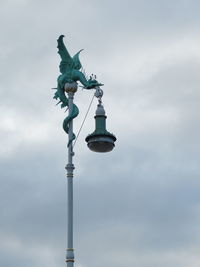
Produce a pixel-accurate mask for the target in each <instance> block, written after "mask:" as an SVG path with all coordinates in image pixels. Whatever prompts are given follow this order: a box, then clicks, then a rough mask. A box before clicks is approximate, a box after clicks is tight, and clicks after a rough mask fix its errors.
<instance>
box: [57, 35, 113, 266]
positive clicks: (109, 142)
mask: <svg viewBox="0 0 200 267" xmlns="http://www.w3.org/2000/svg"><path fill="white" fill-rule="evenodd" d="M63 37H64V35H60V37H59V38H58V40H57V43H58V46H57V47H58V53H59V55H60V57H61V62H60V66H59V67H60V72H61V75H59V76H58V79H57V88H55V89H56V92H55V95H54V99H58V100H59V102H58V103H57V104H61V108H64V107H67V108H68V116H67V117H66V118H65V119H64V121H63V129H64V131H65V132H66V133H67V134H68V145H67V146H68V164H67V165H66V167H65V169H66V170H67V178H68V179H67V180H68V187H67V189H68V211H67V215H68V227H67V253H66V262H67V267H73V265H74V249H73V170H74V164H73V156H74V152H73V146H74V140H75V139H76V136H75V134H74V133H73V119H74V118H75V117H77V116H78V114H79V110H78V107H77V106H76V105H75V104H74V103H73V99H74V94H75V93H76V91H77V89H78V83H77V82H80V83H81V84H82V85H83V88H84V89H95V96H96V97H97V98H98V105H97V110H96V115H95V131H94V132H93V133H92V134H90V135H88V136H87V137H86V139H85V140H86V142H87V145H88V147H89V149H90V150H92V151H95V152H109V151H111V150H112V149H113V148H114V146H115V144H114V142H115V141H116V137H115V136H114V135H113V134H111V133H109V132H108V131H107V130H106V115H105V110H104V107H103V105H102V96H103V91H102V89H101V88H100V86H102V85H103V84H101V83H99V82H98V81H97V80H96V77H95V76H93V75H92V76H90V78H89V79H87V78H86V77H85V75H84V73H83V72H81V71H80V69H81V68H82V65H81V62H80V60H79V54H80V52H81V51H82V50H80V51H79V52H78V53H76V54H75V55H74V56H73V57H71V56H70V54H69V52H68V51H67V49H66V47H65V44H64V42H63ZM66 94H67V96H68V97H67V96H66ZM75 141H76V140H75Z"/></svg>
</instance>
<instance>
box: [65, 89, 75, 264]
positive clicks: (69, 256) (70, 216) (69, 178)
mask: <svg viewBox="0 0 200 267" xmlns="http://www.w3.org/2000/svg"><path fill="white" fill-rule="evenodd" d="M73 99H74V92H68V101H69V102H68V103H69V106H68V107H69V116H70V115H71V113H72V109H73ZM72 138H73V120H71V121H70V123H69V132H68V140H69V146H68V164H67V166H66V170H67V193H68V194H67V198H68V210H67V215H68V216H67V220H68V222H67V253H66V262H67V267H73V266H74V249H73V170H74V164H73V155H74V152H73V143H72V142H70V140H72Z"/></svg>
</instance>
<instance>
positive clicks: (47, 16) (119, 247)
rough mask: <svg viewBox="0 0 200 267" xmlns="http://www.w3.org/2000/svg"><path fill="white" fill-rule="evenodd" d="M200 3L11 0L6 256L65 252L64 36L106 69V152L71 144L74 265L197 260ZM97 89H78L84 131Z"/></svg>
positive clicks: (4, 117)
mask: <svg viewBox="0 0 200 267" xmlns="http://www.w3.org/2000/svg"><path fill="white" fill-rule="evenodd" d="M198 10H199V3H198V2H197V1H178V0H177V1H173V2H172V1H168V2H166V1H159V2H158V1H145V0H144V1H123V3H122V2H121V1H89V0H88V1H84V3H83V2H81V1H77V0H76V1H73V2H71V3H68V2H65V1H60V2H59V3H58V2H56V1H50V2H49V1H42V2H39V1H20V0H18V1H15V2H12V1H3V2H2V8H1V11H0V12H1V14H0V15H1V16H0V18H1V19H0V20H1V36H2V38H1V41H0V44H1V47H2V49H1V52H0V57H1V61H0V65H1V72H0V85H1V89H2V90H1V100H2V101H1V102H2V104H1V107H0V117H1V124H0V128H1V138H0V140H1V146H0V148H1V149H0V158H1V161H0V166H1V187H0V192H1V194H0V196H1V201H0V207H1V222H0V225H1V227H0V229H1V230H0V236H1V244H0V247H1V249H0V254H1V257H0V263H1V264H0V265H2V266H6V267H7V266H12V265H15V266H19V267H23V266H27V264H28V265H29V266H31V267H35V266H38V265H48V266H49V267H54V266H63V264H65V263H64V256H65V255H64V253H65V252H64V250H65V246H66V219H67V218H66V177H65V170H64V166H65V164H66V163H67V151H66V143H67V140H66V139H67V138H66V135H65V133H64V132H63V130H62V127H61V126H62V120H63V118H64V116H65V114H64V112H63V110H60V108H59V107H57V106H56V107H55V106H54V105H55V101H54V100H53V99H52V97H53V93H54V91H53V90H50V89H51V87H55V86H56V78H57V76H58V74H59V72H58V64H59V57H58V55H57V49H56V39H57V37H58V35H59V34H61V33H64V34H66V38H65V42H66V44H67V47H68V48H69V51H70V52H71V53H72V54H73V53H75V52H77V51H78V50H79V49H80V48H85V50H84V51H83V52H82V54H81V61H82V63H83V66H84V68H85V69H86V72H87V73H88V74H90V73H96V74H97V76H98V79H99V80H101V81H102V82H103V83H105V86H104V87H105V88H104V91H105V94H104V105H105V109H106V113H107V115H108V118H107V128H108V130H109V131H111V132H113V133H114V134H116V136H117V142H116V148H115V150H114V151H113V152H112V153H108V154H105V155H102V154H95V153H92V152H90V151H89V150H88V148H87V146H86V143H85V141H84V137H85V136H86V135H87V134H88V133H91V132H92V131H93V129H94V119H93V114H94V111H95V105H96V103H93V106H92V109H91V111H90V114H89V116H88V118H87V121H86V123H85V125H84V128H83V130H82V132H81V135H80V137H79V140H78V142H77V144H76V147H75V153H76V154H75V158H74V160H75V166H76V169H75V178H74V184H75V186H74V190H75V192H74V195H75V218H74V219H75V229H74V230H75V252H76V258H77V263H76V266H77V267H87V266H88V267H89V266H95V267H99V266H102V265H103V264H104V265H109V266H111V267H112V266H115V267H120V266H123V265H124V264H125V265H126V266H128V267H129V266H130V267H132V266H136V265H137V266H139V267H146V266H148V267H151V266H152V267H156V266H158V267H160V266H165V267H172V266H176V267H177V266H178V267H179V266H181V267H189V266H190V267H195V266H198V262H199V256H198V254H199V253H198V247H199V245H198V244H199V229H198V228H199V227H198V225H199V220H200V217H199V202H200V198H199V181H198V177H199V172H200V170H199V162H198V159H199V140H198V139H199V125H198V115H197V114H198V104H199V90H198V84H199V73H198V70H199V62H200V50H199V44H200V40H199V38H198V34H197V29H198V28H199V24H200V23H199V14H198ZM91 97H92V92H90V91H81V90H80V91H79V92H77V94H76V98H75V101H76V103H77V105H78V106H79V108H80V115H79V117H78V118H77V119H76V120H75V122H74V124H75V131H76V132H77V131H78V129H79V127H80V124H81V122H82V120H83V117H84V114H85V112H86V109H87V106H88V105H89V102H90V99H91Z"/></svg>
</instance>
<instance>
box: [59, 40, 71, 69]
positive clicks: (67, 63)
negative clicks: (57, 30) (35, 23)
mask: <svg viewBox="0 0 200 267" xmlns="http://www.w3.org/2000/svg"><path fill="white" fill-rule="evenodd" d="M63 38H64V35H60V36H59V38H58V40H57V42H58V46H57V48H58V54H59V55H60V57H61V62H60V66H59V67H60V72H61V73H62V74H63V73H65V72H66V71H67V70H70V69H72V68H73V66H74V61H73V59H72V58H71V56H70V54H69V52H68V51H67V48H66V47H65V44H64V42H63Z"/></svg>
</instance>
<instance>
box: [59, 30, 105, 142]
mask: <svg viewBox="0 0 200 267" xmlns="http://www.w3.org/2000/svg"><path fill="white" fill-rule="evenodd" d="M63 38H64V35H60V36H59V38H58V40H57V43H58V45H57V48H58V54H59V55H60V57H61V62H60V66H59V68H60V73H61V75H59V76H58V79H57V88H56V92H55V95H54V99H59V102H58V103H57V104H61V108H64V107H68V98H67V97H66V95H65V87H67V90H68V88H70V87H72V88H73V87H77V86H78V84H77V82H80V83H81V84H82V85H83V87H84V88H85V89H92V88H95V87H96V86H101V85H102V84H101V83H99V82H98V81H97V80H96V79H94V78H93V77H92V76H91V77H90V79H88V80H87V79H86V77H85V75H84V74H83V73H82V72H81V71H80V69H81V67H82V65H81V62H80V60H79V54H80V52H81V51H82V50H80V51H79V52H78V53H76V54H75V55H74V56H73V57H71V56H70V54H69V52H68V50H67V48H66V47H65V44H64V42H63ZM78 114H79V110H78V107H77V106H76V105H75V104H73V109H72V112H71V114H70V115H69V116H67V117H66V118H65V120H64V121H63V129H64V131H65V132H66V133H67V134H68V131H69V122H70V121H71V120H73V119H74V118H75V117H77V116H78ZM74 139H75V135H74V134H73V138H72V140H70V142H72V141H73V140H74ZM70 142H69V143H68V145H69V144H70Z"/></svg>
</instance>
